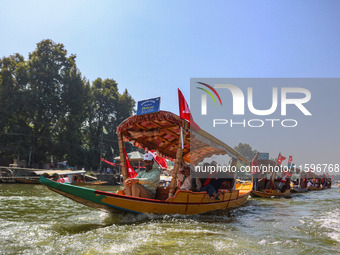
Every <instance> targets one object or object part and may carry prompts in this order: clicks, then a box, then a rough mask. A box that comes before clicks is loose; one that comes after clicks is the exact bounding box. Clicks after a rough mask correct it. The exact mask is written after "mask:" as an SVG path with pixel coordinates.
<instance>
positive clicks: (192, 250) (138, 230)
mask: <svg viewBox="0 0 340 255" xmlns="http://www.w3.org/2000/svg"><path fill="white" fill-rule="evenodd" d="M96 188H97V189H104V190H107V191H110V190H111V191H113V190H115V189H117V188H114V187H112V186H106V187H105V186H102V187H96ZM0 226H1V227H0V247H1V248H0V253H1V254H46V253H48V254H60V253H65V254H116V253H119V254H121V253H128V254H129V253H146V254H171V253H178V254H197V253H209V254H212V253H213V254H308V253H313V254H339V253H338V251H339V250H340V188H338V187H333V188H332V189H331V190H325V191H319V192H310V193H307V194H303V195H298V196H295V197H293V198H292V199H261V198H257V199H255V198H254V199H249V201H248V202H247V203H246V204H245V205H244V206H242V207H240V208H237V209H233V210H229V211H224V212H219V213H218V214H217V215H195V216H183V215H174V216H169V215H151V214H145V215H132V214H125V215H117V214H109V213H105V212H101V211H97V210H94V209H91V208H88V207H85V206H83V205H81V204H78V203H76V202H74V201H72V200H70V199H67V198H65V197H63V196H61V195H59V194H56V193H54V192H52V191H49V190H48V189H47V188H46V187H44V186H40V185H24V184H22V185H20V184H0Z"/></svg>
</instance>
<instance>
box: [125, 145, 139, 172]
mask: <svg viewBox="0 0 340 255" xmlns="http://www.w3.org/2000/svg"><path fill="white" fill-rule="evenodd" d="M124 155H125V163H126V168H127V177H128V178H135V177H136V176H137V173H136V172H135V170H134V169H133V168H132V167H131V165H130V161H129V157H128V155H127V153H126V150H125V148H124Z"/></svg>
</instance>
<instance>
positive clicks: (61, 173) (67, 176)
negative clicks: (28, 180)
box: [35, 170, 107, 186]
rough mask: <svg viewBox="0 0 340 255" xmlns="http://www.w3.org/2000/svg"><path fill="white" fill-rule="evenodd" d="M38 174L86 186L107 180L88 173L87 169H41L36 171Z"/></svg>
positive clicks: (103, 182)
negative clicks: (100, 179) (101, 179)
mask: <svg viewBox="0 0 340 255" xmlns="http://www.w3.org/2000/svg"><path fill="white" fill-rule="evenodd" d="M35 173H36V174H38V175H44V176H45V177H48V178H52V177H53V178H54V179H55V180H56V181H58V179H59V178H60V181H63V182H65V180H67V182H70V183H71V184H73V185H77V186H84V185H102V184H106V183H107V182H106V181H98V179H97V178H96V177H93V176H90V175H87V174H86V171H85V170H74V171H72V170H39V171H35ZM62 178H64V180H63V179H62Z"/></svg>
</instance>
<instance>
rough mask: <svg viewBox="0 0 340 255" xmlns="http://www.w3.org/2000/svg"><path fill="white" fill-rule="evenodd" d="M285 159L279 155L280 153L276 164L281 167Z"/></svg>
mask: <svg viewBox="0 0 340 255" xmlns="http://www.w3.org/2000/svg"><path fill="white" fill-rule="evenodd" d="M285 159H286V157H284V156H282V155H281V152H280V153H279V156H278V158H277V163H278V164H279V165H281V164H282V161H284V160H285Z"/></svg>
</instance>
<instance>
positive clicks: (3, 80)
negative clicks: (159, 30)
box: [0, 54, 30, 161]
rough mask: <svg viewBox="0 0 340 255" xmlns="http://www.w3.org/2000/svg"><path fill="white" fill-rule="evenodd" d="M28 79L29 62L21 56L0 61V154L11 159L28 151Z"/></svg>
mask: <svg viewBox="0 0 340 255" xmlns="http://www.w3.org/2000/svg"><path fill="white" fill-rule="evenodd" d="M27 81H28V76H27V64H26V62H25V61H24V57H23V56H22V55H20V54H15V55H11V56H9V57H4V58H2V59H1V60H0V141H1V142H0V155H2V156H6V157H8V158H11V159H13V158H20V156H24V155H25V154H28V151H29V142H28V141H29V136H28V135H27V134H29V133H30V126H29V125H28V124H29V123H28V114H27V109H29V105H28V104H27V101H26V98H27V92H28V91H27ZM10 161H12V160H10Z"/></svg>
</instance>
